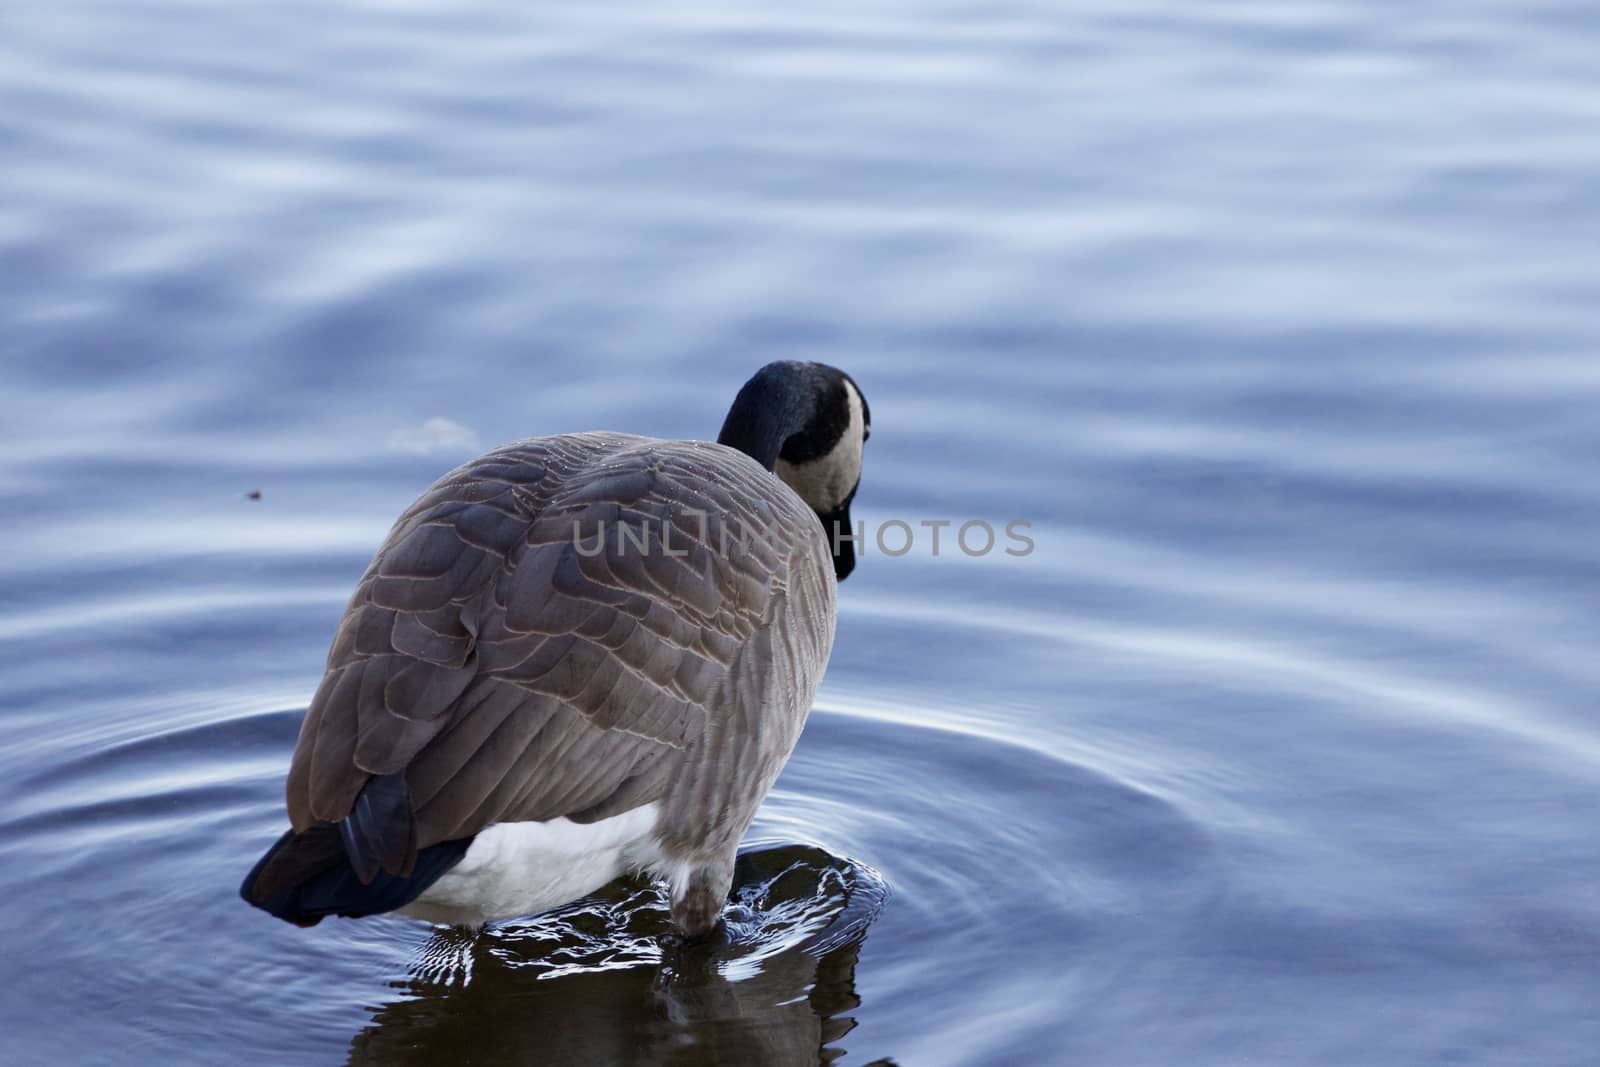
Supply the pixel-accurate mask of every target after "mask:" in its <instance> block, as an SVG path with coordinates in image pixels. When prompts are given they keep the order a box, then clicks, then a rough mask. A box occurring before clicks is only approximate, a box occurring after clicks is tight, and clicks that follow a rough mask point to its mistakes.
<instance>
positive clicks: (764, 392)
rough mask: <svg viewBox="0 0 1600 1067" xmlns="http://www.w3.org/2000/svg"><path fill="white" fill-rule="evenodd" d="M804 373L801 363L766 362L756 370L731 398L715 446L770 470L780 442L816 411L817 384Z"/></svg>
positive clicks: (797, 431)
mask: <svg viewBox="0 0 1600 1067" xmlns="http://www.w3.org/2000/svg"><path fill="white" fill-rule="evenodd" d="M808 370H809V368H808V366H807V365H806V364H803V363H769V364H767V365H766V366H765V367H762V368H761V369H760V370H759V371H757V372H756V375H755V377H753V378H751V379H750V380H749V381H748V382H745V383H744V388H742V389H740V390H739V395H738V396H736V397H735V398H734V400H733V407H731V408H729V409H728V417H727V418H726V419H725V420H723V423H722V432H721V433H719V434H717V443H718V444H719V445H727V446H728V447H729V448H737V449H738V450H739V451H741V452H743V453H744V454H745V455H747V456H749V457H750V458H751V459H754V460H755V461H756V462H757V463H759V464H761V465H762V466H763V467H765V468H766V469H767V470H769V471H770V470H772V468H773V466H774V464H776V463H777V461H778V454H779V453H780V452H782V451H783V443H784V442H785V441H787V440H788V439H789V438H790V437H792V436H794V435H795V434H797V433H800V432H801V431H803V430H804V429H805V428H806V426H807V424H808V423H809V422H810V421H811V419H812V416H813V415H814V414H815V412H816V404H817V383H816V382H815V381H814V380H813V375H811V374H808V373H807V371H808Z"/></svg>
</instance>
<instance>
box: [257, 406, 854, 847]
mask: <svg viewBox="0 0 1600 1067" xmlns="http://www.w3.org/2000/svg"><path fill="white" fill-rule="evenodd" d="M602 530H603V533H604V537H603V541H602V540H600V533H601V531H602ZM641 537H642V538H643V540H644V542H645V544H644V547H640V540H641ZM663 541H664V542H665V543H663ZM591 553H592V554H591ZM834 595H835V592H834V580H833V577H832V564H831V556H830V555H829V552H828V548H827V545H826V544H825V542H824V537H823V532H822V529H821V525H820V523H819V522H818V521H817V519H816V516H815V515H814V514H813V513H812V512H811V511H810V510H809V509H807V508H806V506H805V505H804V504H803V503H801V501H800V500H799V498H798V497H796V496H795V495H794V494H793V492H792V491H791V490H789V489H788V488H787V487H786V486H784V485H783V484H782V483H781V482H780V481H778V480H777V478H775V477H774V476H773V475H772V474H771V473H769V472H767V471H765V470H763V469H762V468H761V467H760V466H759V465H757V464H756V463H755V462H754V461H753V460H751V459H750V458H749V457H747V456H745V455H743V454H742V453H739V452H736V451H734V450H733V449H729V448H724V447H722V446H720V445H714V444H705V443H700V442H684V441H657V440H653V439H650V438H643V437H634V436H630V435H625V434H614V433H587V434H568V435H563V436H559V437H546V438H534V439H531V440H527V441H520V442H517V443H515V444H511V445H506V446H504V447H502V448H498V449H496V450H494V451H492V452H489V453H487V454H485V455H484V456H481V457H479V458H478V459H476V460H473V461H472V462H470V463H468V464H466V465H465V466H463V467H460V468H458V469H456V470H454V471H452V472H451V473H449V474H447V475H445V476H444V477H443V478H442V479H440V480H439V481H438V482H437V483H436V484H435V485H434V486H433V487H432V488H430V489H429V490H428V491H427V492H426V493H424V494H423V495H422V497H421V498H420V499H418V500H417V502H416V503H415V504H413V505H412V506H411V507H410V508H409V509H408V510H407V511H406V512H405V514H404V515H402V516H401V517H400V519H399V521H398V522H396V524H395V526H394V528H393V529H392V530H391V531H390V533H389V536H388V538H387V540H385V542H384V544H383V547H382V548H380V549H379V551H378V554H377V556H376V558H374V559H373V561H372V564H371V566H370V567H369V568H368V569H367V572H366V574H365V576H364V577H363V578H362V580H361V583H360V585H359V586H358V588H357V589H356V592H355V595H354V596H353V597H352V598H351V601H350V604H349V606H348V608H347V609H346V610H345V615H344V618H343V621H342V622H341V623H340V625H339V630H338V633H337V635H336V636H335V638H334V642H333V648H332V650H331V652H330V653H329V656H328V667H327V674H326V676H325V677H324V679H323V681H322V685H321V686H320V688H319V689H318V690H317V693H316V696H315V697H314V698H313V700H312V703H311V708H310V711H309V713H308V714H307V716H306V720H305V724H304V726H303V727H302V729H301V732H300V739H299V742H298V743H297V745H296V748H295V753H294V761H293V764H292V766H291V768H290V772H289V782H288V806H289V817H290V820H291V822H292V823H293V825H294V828H295V829H296V830H301V831H303V830H305V829H307V828H309V827H310V826H312V825H313V824H315V823H319V822H337V821H339V820H341V819H343V818H344V817H345V816H346V815H349V814H350V813H351V810H352V807H353V806H354V805H355V803H356V800H357V797H358V795H359V794H360V793H361V791H362V789H363V787H364V786H365V785H366V784H367V783H368V781H369V780H371V779H372V778H373V777H377V776H392V775H400V776H402V778H403V782H404V784H405V786H406V787H408V789H409V809H410V810H409V812H405V811H404V808H405V807H406V805H405V804H401V806H400V807H401V811H400V813H399V814H386V815H385V816H384V819H385V820H387V822H389V823H390V824H394V823H396V822H397V820H403V819H404V818H406V817H407V815H408V816H409V819H410V820H411V825H410V826H400V825H389V826H387V827H380V828H379V832H378V834H377V839H378V843H377V844H376V845H374V847H375V848H376V849H377V850H378V851H379V852H381V853H382V855H381V856H379V857H378V859H379V860H380V861H381V863H382V866H383V867H384V869H385V870H389V871H391V872H400V871H403V870H405V869H406V868H408V867H409V864H410V863H411V862H412V860H413V858H414V856H415V852H416V850H417V849H420V848H426V847H428V846H429V845H432V844H435V843H437V842H440V841H447V840H453V839H456V838H461V837H465V836H469V835H472V834H474V833H477V832H478V831H480V830H482V829H483V828H484V827H486V826H488V825H490V824H492V823H495V822H503V821H520V820H530V819H534V820H545V819H551V818H555V817H557V816H566V817H568V818H571V819H574V820H577V821H590V820H594V819H599V818H604V817H606V816H608V815H611V814H617V813H620V812H623V811H626V810H629V809H631V808H634V807H637V806H639V805H642V804H647V803H651V802H657V803H659V804H660V805H661V810H662V814H661V817H660V819H659V821H658V828H659V830H660V832H661V833H662V834H663V836H664V837H665V838H666V839H667V840H668V841H669V842H671V843H673V844H674V846H675V847H678V848H681V849H683V850H685V851H701V850H703V849H705V848H708V847H711V846H712V845H715V847H718V848H726V847H731V845H732V843H733V842H735V841H737V839H738V837H739V835H741V834H742V833H743V832H744V829H745V827H746V826H747V825H748V824H749V821H750V819H751V817H752V816H753V815H754V812H755V808H756V805H757V804H759V803H760V800H761V798H762V796H764V795H765V793H766V791H767V789H768V788H769V787H770V785H771V783H772V780H773V779H774V778H775V777H776V775H777V773H778V770H779V769H780V768H781V767H782V765H783V762H784V760H786V759H787V758H788V754H789V751H790V750H791V749H792V747H793V745H794V742H795V740H796V739H797V738H798V736H799V732H800V728H801V726H802V725H803V724H804V720H805V716H806V713H807V711H808V710H809V708H810V705H811V699H812V696H813V695H814V693H815V690H816V686H817V683H818V681H820V679H821V676H822V671H823V668H824V667H825V665H826V662H827V658H828V652H829V649H830V647H831V644H832V639H833V620H834ZM369 793H370V791H369Z"/></svg>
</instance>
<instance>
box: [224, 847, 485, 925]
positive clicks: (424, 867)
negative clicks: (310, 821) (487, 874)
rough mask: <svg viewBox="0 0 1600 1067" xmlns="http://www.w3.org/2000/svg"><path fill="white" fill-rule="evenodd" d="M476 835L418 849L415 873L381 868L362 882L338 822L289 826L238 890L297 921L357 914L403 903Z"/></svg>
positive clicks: (266, 908) (436, 877) (310, 922)
mask: <svg viewBox="0 0 1600 1067" xmlns="http://www.w3.org/2000/svg"><path fill="white" fill-rule="evenodd" d="M470 844H472V838H470V837H465V838H461V839H460V840H456V841H441V842H440V843H439V844H437V845H429V846H428V847H427V848H424V849H419V850H418V851H417V859H416V863H415V864H414V865H413V866H412V868H411V873H409V874H406V875H399V874H390V873H389V872H388V871H384V870H378V871H377V872H376V873H375V874H374V875H373V877H372V879H371V881H368V882H362V880H361V878H360V877H359V876H358V875H357V873H356V869H355V868H354V867H353V866H351V864H350V859H349V856H348V855H346V853H345V846H344V841H343V839H342V837H341V834H340V830H339V826H338V824H335V823H319V824H318V825H316V826H313V827H312V828H311V829H309V830H307V831H306V832H305V833H300V834H297V833H295V832H294V831H293V830H290V831H288V832H287V833H285V834H284V835H283V836H282V837H280V838H278V840H277V842H276V843H275V844H274V845H273V846H272V847H271V848H269V849H268V850H267V854H266V855H265V856H262V857H261V859H260V861H259V862H257V863H256V865H255V867H254V868H252V869H251V871H250V873H249V874H247V875H245V879H244V884H243V885H242V886H240V887H239V895H240V896H242V897H244V899H245V901H246V902H247V903H250V904H254V905H255V906H256V907H258V908H260V909H262V910H263V911H266V912H269V913H271V914H273V915H276V916H277V917H278V918H280V919H283V920H285V921H286V922H292V923H294V924H295V925H296V926H315V925H317V923H319V922H321V921H322V920H323V919H324V918H325V917H326V916H329V915H344V916H348V917H350V918H352V919H358V918H360V917H362V916H363V915H377V914H379V913H380V912H385V911H394V910H395V909H396V908H403V907H405V906H406V905H407V904H409V903H411V902H412V901H413V900H416V899H417V897H419V896H421V895H422V891H423V890H425V889H427V888H428V887H429V886H430V885H432V884H433V883H434V882H437V881H438V880H439V878H440V877H441V876H443V874H444V873H445V872H446V871H448V870H449V869H450V868H451V867H454V866H455V865H456V864H457V863H458V862H459V861H460V860H461V857H462V856H464V855H466V852H467V846H468V845H470Z"/></svg>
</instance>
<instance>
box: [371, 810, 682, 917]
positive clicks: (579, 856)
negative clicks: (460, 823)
mask: <svg viewBox="0 0 1600 1067" xmlns="http://www.w3.org/2000/svg"><path fill="white" fill-rule="evenodd" d="M655 824H656V806H655V805H654V804H646V805H644V806H643V807H639V808H634V809H633V810H632V811H625V812H623V813H622V814H621V815H613V816H612V817H611V818H609V819H601V820H600V821H599V822H594V823H575V822H572V821H571V820H568V819H551V820H550V821H549V822H503V823H496V824H495V825H493V826H491V827H489V828H488V829H487V830H484V831H483V832H482V833H480V834H478V836H477V837H475V838H473V841H472V844H471V845H470V846H468V848H467V854H466V855H465V856H463V857H462V858H461V862H460V863H458V864H456V865H455V866H454V867H452V868H450V870H448V871H446V872H445V874H444V877H442V878H440V879H439V880H438V881H437V882H435V883H433V885H431V886H429V887H428V888H427V890H426V891H424V892H423V894H422V895H421V896H420V897H418V898H417V899H416V900H415V901H413V902H412V903H410V904H408V905H406V906H405V907H404V908H401V909H400V910H401V912H402V913H404V914H406V915H410V916H413V917H414V918H418V919H425V920H427V921H428V922H435V923H464V924H469V925H475V924H478V923H483V922H489V921H491V920H494V919H509V918H512V917H514V916H518V915H536V914H538V913H539V912H543V911H549V910H550V909H551V908H555V907H559V906H561V905H562V904H567V903H570V902H571V901H574V900H577V899H578V898H579V897H582V896H585V895H587V894H589V893H592V892H594V891H595V890H596V889H599V888H600V887H601V886H603V885H605V884H606V883H607V882H609V881H611V880H612V879H613V878H616V877H618V876H619V875H621V874H624V873H626V872H627V871H629V870H637V869H642V868H649V867H654V866H656V865H657V864H658V863H659V861H660V858H661V857H660V853H659V851H658V850H657V848H656V846H655V843H654V835H653V833H652V831H653V830H654V829H655Z"/></svg>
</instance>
